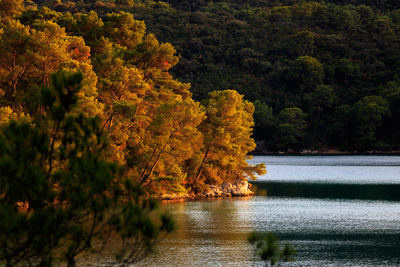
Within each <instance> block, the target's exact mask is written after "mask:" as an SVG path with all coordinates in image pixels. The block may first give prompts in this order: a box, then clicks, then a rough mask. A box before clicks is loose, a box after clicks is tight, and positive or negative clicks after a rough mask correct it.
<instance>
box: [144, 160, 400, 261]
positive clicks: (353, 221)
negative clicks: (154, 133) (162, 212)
mask: <svg viewBox="0 0 400 267" xmlns="http://www.w3.org/2000/svg"><path fill="white" fill-rule="evenodd" d="M260 162H265V163H266V165H267V170H268V173H267V174H266V175H264V176H262V177H259V179H258V182H256V183H255V185H256V186H257V188H258V189H257V193H258V195H256V196H254V197H243V198H232V199H215V200H201V201H189V202H180V203H170V204H166V205H164V206H163V208H164V209H167V210H169V211H170V212H171V213H172V215H173V216H174V218H175V220H176V221H177V224H178V227H179V228H178V230H177V231H176V232H175V233H174V234H172V235H170V236H168V237H167V238H166V239H164V240H163V241H162V242H161V243H160V245H159V248H158V251H159V253H158V254H154V255H151V256H150V257H148V258H146V259H145V260H144V261H143V262H141V263H140V264H138V266H262V264H261V262H256V263H255V262H253V261H252V250H251V247H250V246H249V244H248V243H247V241H246V238H247V236H248V234H249V233H250V232H251V231H261V232H273V233H275V234H277V235H278V236H279V237H280V239H281V241H282V242H290V243H291V244H292V245H293V246H294V247H296V249H297V251H298V255H297V256H296V259H297V260H296V262H293V263H287V264H283V266H400V201H399V200H400V198H399V195H400V192H399V190H400V187H399V186H400V156H256V157H254V159H253V160H252V163H260ZM321 192H322V193H321Z"/></svg>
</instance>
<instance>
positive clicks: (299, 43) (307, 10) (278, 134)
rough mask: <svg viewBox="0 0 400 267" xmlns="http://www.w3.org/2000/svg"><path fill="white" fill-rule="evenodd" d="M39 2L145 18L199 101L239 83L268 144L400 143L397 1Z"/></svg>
mask: <svg viewBox="0 0 400 267" xmlns="http://www.w3.org/2000/svg"><path fill="white" fill-rule="evenodd" d="M35 2H36V3H37V4H41V5H43V4H45V5H47V6H49V7H51V8H53V9H55V10H57V11H62V12H66V11H69V12H71V13H76V12H81V11H89V10H96V11H97V13H98V14H99V15H100V16H101V14H105V13H108V12H114V11H115V12H116V11H119V10H124V11H127V12H130V13H132V14H134V16H135V18H136V19H139V20H144V21H145V23H146V25H147V28H148V31H149V32H152V33H154V34H155V35H156V36H157V38H158V39H159V40H160V41H162V42H170V43H171V44H173V45H174V47H175V48H176V50H177V52H178V53H179V55H180V60H179V64H177V65H176V66H175V67H174V68H173V69H172V70H171V71H170V72H171V73H173V75H174V76H175V77H177V78H178V79H179V80H181V81H183V82H190V83H191V92H192V93H193V96H194V98H195V99H196V100H202V99H204V98H205V97H206V96H207V94H208V92H210V91H213V90H224V89H234V90H237V91H238V92H239V93H241V94H244V95H245V98H246V99H247V100H250V101H252V102H253V103H254V105H255V107H256V110H255V114H254V118H255V123H256V125H255V133H254V138H255V139H256V140H258V147H259V149H261V148H262V149H264V151H265V150H266V151H278V150H279V151H287V150H292V151H300V150H303V149H313V150H319V151H325V150H330V149H335V150H345V151H358V152H362V151H369V150H375V151H393V150H399V149H400V142H399V141H400V134H399V130H400V129H399V128H400V126H399V124H398V121H399V118H400V105H399V104H400V78H399V75H398V73H399V69H400V54H399V53H398V51H400V49H399V48H400V34H399V31H400V3H399V2H398V1H389V0H388V1H385V0H370V1H361V0H353V1H351V0H349V1H340V0H330V1H296V0H288V1H284V0H280V1H279V0H273V1H248V0H245V1H234V0H223V1H203V0H198V1H177V0H170V1H166V2H152V1H130V0H116V1H115V2H114V1H104V2H100V1H80V2H72V1H70V2H60V1H54V2H41V1H35Z"/></svg>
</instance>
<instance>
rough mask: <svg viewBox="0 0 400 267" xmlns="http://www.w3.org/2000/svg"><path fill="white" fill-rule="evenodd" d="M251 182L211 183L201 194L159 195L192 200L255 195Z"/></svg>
mask: <svg viewBox="0 0 400 267" xmlns="http://www.w3.org/2000/svg"><path fill="white" fill-rule="evenodd" d="M251 186H252V185H251V184H249V183H248V182H247V181H239V182H236V183H233V184H231V183H223V184H222V185H210V186H209V188H208V190H207V191H206V192H204V193H200V194H173V193H172V194H162V195H160V196H159V199H161V200H190V199H204V198H221V197H222V198H224V197H241V196H250V195H254V192H253V191H252V190H251Z"/></svg>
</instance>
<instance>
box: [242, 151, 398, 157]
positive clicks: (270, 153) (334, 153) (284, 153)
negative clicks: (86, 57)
mask: <svg viewBox="0 0 400 267" xmlns="http://www.w3.org/2000/svg"><path fill="white" fill-rule="evenodd" d="M250 155H252V156H299V155H301V156H342V155H343V156H346V155H349V156H379V155H382V156H383V155H385V156H399V155H400V151H398V150H391V151H378V150H370V151H362V152H361V151H360V152H359V151H341V150H334V149H330V150H311V149H304V150H302V151H267V150H261V151H256V152H253V153H250Z"/></svg>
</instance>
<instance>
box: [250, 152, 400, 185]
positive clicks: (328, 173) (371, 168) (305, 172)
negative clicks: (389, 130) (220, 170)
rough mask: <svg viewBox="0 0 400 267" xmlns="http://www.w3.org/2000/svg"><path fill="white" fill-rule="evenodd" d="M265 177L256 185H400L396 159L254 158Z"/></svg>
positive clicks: (372, 157)
mask: <svg viewBox="0 0 400 267" xmlns="http://www.w3.org/2000/svg"><path fill="white" fill-rule="evenodd" d="M250 162H251V163H253V164H257V163H261V162H264V163H265V164H266V165H267V174H265V175H263V176H261V177H259V179H258V180H259V181H275V182H307V183H340V184H400V156H256V157H254V159H253V160H251V161H250Z"/></svg>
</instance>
